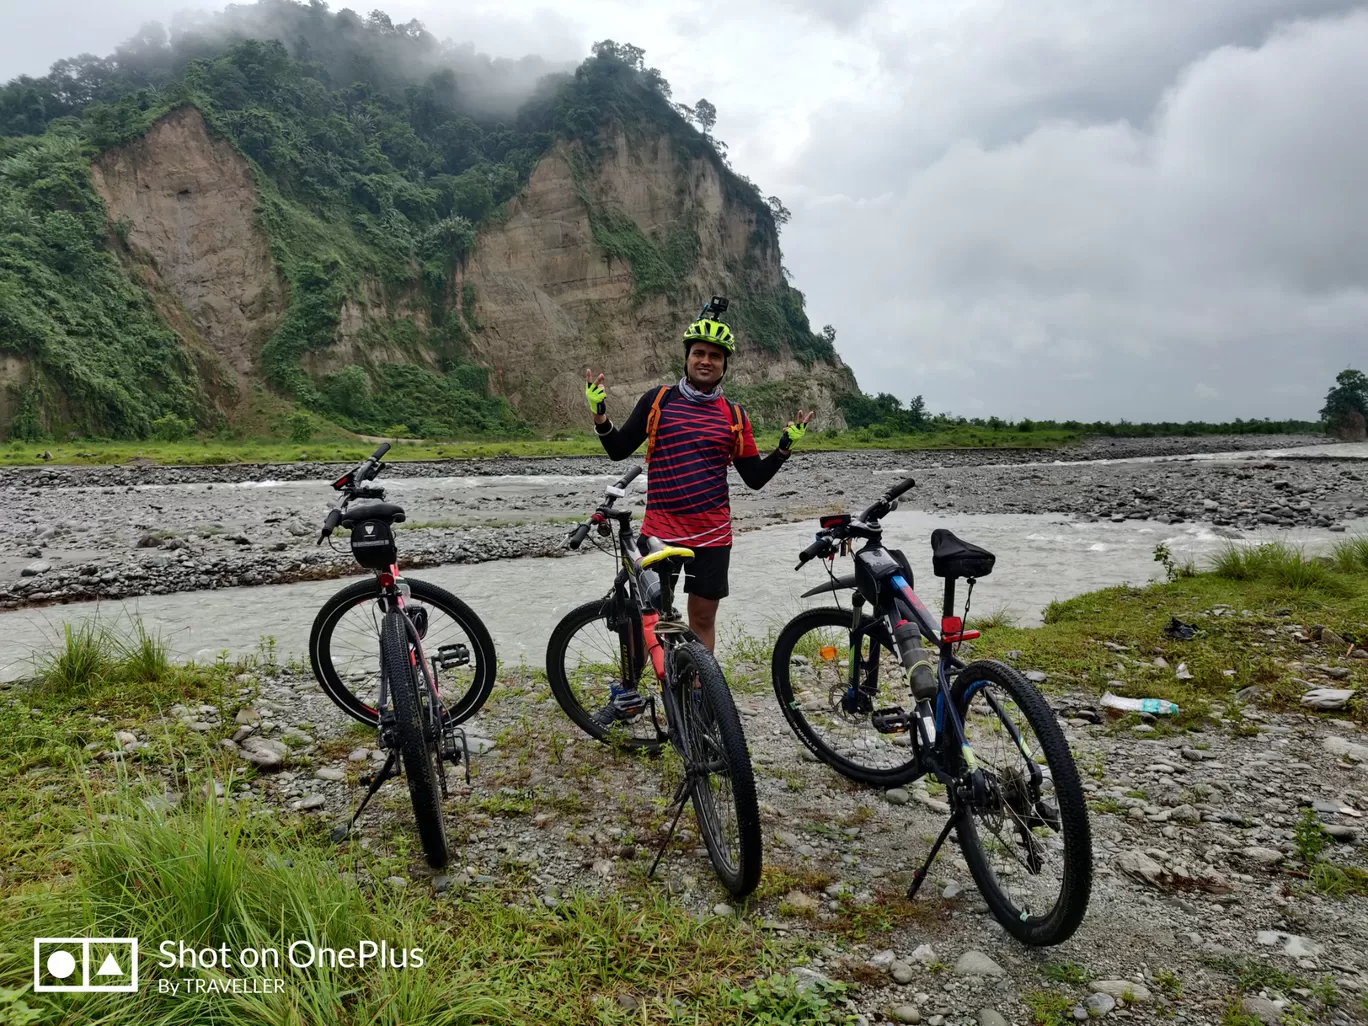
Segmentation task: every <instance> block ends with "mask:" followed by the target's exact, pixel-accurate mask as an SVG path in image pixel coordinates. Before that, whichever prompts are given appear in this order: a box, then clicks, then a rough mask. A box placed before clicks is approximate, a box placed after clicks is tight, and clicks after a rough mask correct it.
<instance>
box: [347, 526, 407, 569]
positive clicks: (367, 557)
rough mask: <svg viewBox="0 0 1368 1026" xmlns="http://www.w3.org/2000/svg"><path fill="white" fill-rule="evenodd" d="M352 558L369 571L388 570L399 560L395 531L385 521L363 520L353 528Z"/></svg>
mask: <svg viewBox="0 0 1368 1026" xmlns="http://www.w3.org/2000/svg"><path fill="white" fill-rule="evenodd" d="M351 551H352V558H354V559H355V560H356V561H357V562H358V563H360V564H361V565H362V566H364V567H365V568H366V569H367V570H387V569H389V568H390V567H391V566H393V565H394V564H395V562H396V561H397V560H398V558H399V548H398V546H397V545H395V543H394V529H393V528H392V527H390V525H389V524H387V523H385V521H383V520H363V521H361V522H360V523H359V524H357V525H356V526H355V527H353V528H352V533H351Z"/></svg>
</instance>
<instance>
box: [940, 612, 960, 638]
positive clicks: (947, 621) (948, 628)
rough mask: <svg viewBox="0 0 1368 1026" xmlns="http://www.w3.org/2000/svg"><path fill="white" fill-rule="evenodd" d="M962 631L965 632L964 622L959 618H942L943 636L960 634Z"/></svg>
mask: <svg viewBox="0 0 1368 1026" xmlns="http://www.w3.org/2000/svg"><path fill="white" fill-rule="evenodd" d="M962 630H964V621H963V620H962V619H960V618H959V617H958V616H942V617H941V633H942V634H958V633H959V632H960V631H962Z"/></svg>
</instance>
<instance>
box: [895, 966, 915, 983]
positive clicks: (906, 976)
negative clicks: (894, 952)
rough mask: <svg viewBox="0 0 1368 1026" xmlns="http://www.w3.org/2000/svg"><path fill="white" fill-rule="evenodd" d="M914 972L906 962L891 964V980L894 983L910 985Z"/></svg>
mask: <svg viewBox="0 0 1368 1026" xmlns="http://www.w3.org/2000/svg"><path fill="white" fill-rule="evenodd" d="M916 975H917V974H916V971H915V970H914V969H913V968H912V967H911V966H910V965H908V964H907V963H906V962H894V963H893V980H894V982H895V983H911V982H912V979H913V977H915V976H916Z"/></svg>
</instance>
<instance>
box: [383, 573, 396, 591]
mask: <svg viewBox="0 0 1368 1026" xmlns="http://www.w3.org/2000/svg"><path fill="white" fill-rule="evenodd" d="M380 587H382V588H393V587H394V574H392V573H390V572H389V571H388V570H382V571H380Z"/></svg>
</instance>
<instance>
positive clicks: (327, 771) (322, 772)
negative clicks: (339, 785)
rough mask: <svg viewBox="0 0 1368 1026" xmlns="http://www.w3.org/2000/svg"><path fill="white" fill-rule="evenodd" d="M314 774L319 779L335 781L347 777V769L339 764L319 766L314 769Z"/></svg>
mask: <svg viewBox="0 0 1368 1026" xmlns="http://www.w3.org/2000/svg"><path fill="white" fill-rule="evenodd" d="M314 776H315V777H317V778H318V779H319V780H331V781H333V782H337V781H340V780H346V779H347V771H346V770H344V769H342V767H340V766H320V767H318V769H316V770H314Z"/></svg>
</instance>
